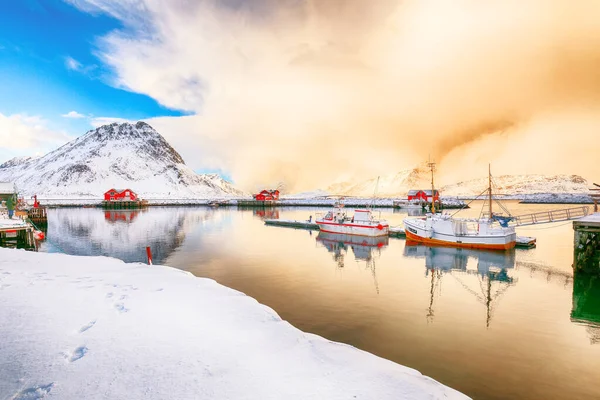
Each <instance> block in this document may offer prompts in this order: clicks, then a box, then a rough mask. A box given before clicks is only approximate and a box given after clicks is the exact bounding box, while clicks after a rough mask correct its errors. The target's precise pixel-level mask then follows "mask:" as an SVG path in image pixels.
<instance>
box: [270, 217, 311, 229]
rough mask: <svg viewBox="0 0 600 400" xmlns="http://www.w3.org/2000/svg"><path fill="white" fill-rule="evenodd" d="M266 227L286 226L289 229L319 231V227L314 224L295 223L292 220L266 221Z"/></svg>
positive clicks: (306, 222)
mask: <svg viewBox="0 0 600 400" xmlns="http://www.w3.org/2000/svg"><path fill="white" fill-rule="evenodd" d="M265 225H272V226H285V227H288V228H296V229H308V230H312V231H318V230H319V225H317V224H316V223H314V222H308V221H295V220H291V219H266V220H265Z"/></svg>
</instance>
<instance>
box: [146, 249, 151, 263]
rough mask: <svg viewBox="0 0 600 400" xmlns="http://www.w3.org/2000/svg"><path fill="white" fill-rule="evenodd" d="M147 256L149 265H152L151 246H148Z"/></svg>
mask: <svg viewBox="0 0 600 400" xmlns="http://www.w3.org/2000/svg"><path fill="white" fill-rule="evenodd" d="M146 256H147V257H148V265H152V250H150V246H146Z"/></svg>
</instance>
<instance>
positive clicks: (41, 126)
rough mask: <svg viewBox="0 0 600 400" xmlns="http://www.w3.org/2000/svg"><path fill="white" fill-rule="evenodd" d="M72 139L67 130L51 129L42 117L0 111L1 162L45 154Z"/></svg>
mask: <svg viewBox="0 0 600 400" xmlns="http://www.w3.org/2000/svg"><path fill="white" fill-rule="evenodd" d="M71 139H73V138H72V137H70V136H69V135H67V134H66V133H65V132H57V131H53V130H51V129H49V128H48V127H47V123H46V121H44V120H43V119H42V118H40V117H37V116H28V115H25V114H13V115H4V114H2V113H0V143H2V145H1V146H0V164H1V163H3V162H4V161H7V160H9V159H11V158H13V157H21V156H34V155H41V154H45V153H47V152H49V151H52V150H54V149H56V148H57V147H59V146H62V145H63V144H65V143H66V142H68V141H69V140H71Z"/></svg>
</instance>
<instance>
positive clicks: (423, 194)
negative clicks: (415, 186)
mask: <svg viewBox="0 0 600 400" xmlns="http://www.w3.org/2000/svg"><path fill="white" fill-rule="evenodd" d="M408 200H421V201H423V202H427V203H431V190H410V191H409V192H408ZM433 200H434V201H435V202H436V203H437V202H439V201H440V192H438V191H437V190H436V191H435V192H434V199H433Z"/></svg>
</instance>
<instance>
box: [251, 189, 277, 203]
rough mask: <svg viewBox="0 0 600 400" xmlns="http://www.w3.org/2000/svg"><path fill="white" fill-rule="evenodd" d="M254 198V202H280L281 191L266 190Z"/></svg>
mask: <svg viewBox="0 0 600 400" xmlns="http://www.w3.org/2000/svg"><path fill="white" fill-rule="evenodd" d="M252 197H254V200H256V201H274V200H279V190H277V189H275V190H267V189H264V190H262V191H261V192H260V193H258V194H255V195H254V196H252Z"/></svg>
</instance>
